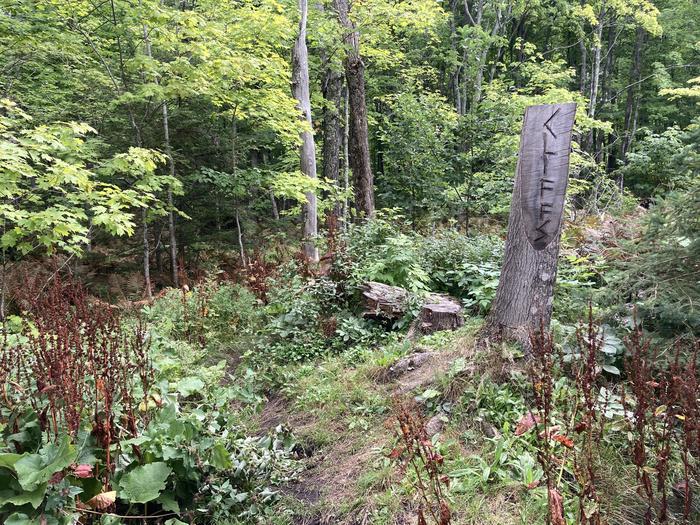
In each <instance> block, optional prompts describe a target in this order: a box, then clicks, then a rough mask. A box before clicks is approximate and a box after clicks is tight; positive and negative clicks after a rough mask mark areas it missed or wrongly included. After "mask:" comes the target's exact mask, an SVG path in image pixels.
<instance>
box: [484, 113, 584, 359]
mask: <svg viewBox="0 0 700 525" xmlns="http://www.w3.org/2000/svg"><path fill="white" fill-rule="evenodd" d="M575 113H576V104H574V103H569V104H556V105H544V106H530V107H529V108H527V111H526V113H525V121H524V124H523V131H522V135H521V138H520V153H519V156H518V166H517V168H516V179H515V186H514V188H513V198H512V200H511V207H510V216H509V219H508V235H507V238H506V244H505V253H504V257H503V265H502V268H501V276H500V279H499V283H498V290H497V292H496V297H495V299H494V302H493V306H492V308H491V313H490V314H489V317H488V319H487V321H486V324H485V327H484V330H483V332H482V339H492V338H494V339H511V340H516V341H518V342H520V343H522V344H523V346H524V347H525V348H526V349H528V348H529V343H530V334H531V333H533V332H537V331H539V330H540V329H541V328H544V329H547V328H548V327H549V322H550V319H551V316H552V303H553V290H554V282H555V280H556V275H557V256H558V254H559V237H560V233H561V220H562V214H563V208H564V199H565V194H566V185H567V182H568V173H569V152H570V148H571V129H572V127H573V122H574V116H575Z"/></svg>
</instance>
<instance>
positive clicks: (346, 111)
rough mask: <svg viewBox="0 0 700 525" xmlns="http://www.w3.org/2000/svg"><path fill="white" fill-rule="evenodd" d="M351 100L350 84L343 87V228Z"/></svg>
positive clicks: (345, 223) (346, 218)
mask: <svg viewBox="0 0 700 525" xmlns="http://www.w3.org/2000/svg"><path fill="white" fill-rule="evenodd" d="M349 150H350V100H349V93H348V86H347V85H346V86H344V88H343V192H344V197H343V228H344V229H346V228H347V225H348V192H349V190H350V153H349Z"/></svg>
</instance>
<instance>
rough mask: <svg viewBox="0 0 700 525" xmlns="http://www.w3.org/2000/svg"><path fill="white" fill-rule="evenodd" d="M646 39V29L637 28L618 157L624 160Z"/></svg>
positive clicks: (631, 126) (634, 112)
mask: <svg viewBox="0 0 700 525" xmlns="http://www.w3.org/2000/svg"><path fill="white" fill-rule="evenodd" d="M645 40H646V31H645V30H644V28H643V27H641V26H640V27H638V28H637V38H636V40H635V43H634V52H633V53H632V64H631V66H630V78H629V82H628V86H627V101H626V103H625V125H624V136H623V138H622V147H621V151H620V157H621V158H622V159H623V160H625V159H626V157H627V152H628V151H629V148H630V145H631V144H632V140H633V138H634V132H635V131H636V130H635V129H634V128H635V125H634V124H635V118H634V117H635V114H636V111H637V108H636V106H637V104H638V97H637V87H638V85H639V79H640V78H641V76H642V47H643V46H644V41H645Z"/></svg>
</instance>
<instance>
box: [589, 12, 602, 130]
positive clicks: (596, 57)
mask: <svg viewBox="0 0 700 525" xmlns="http://www.w3.org/2000/svg"><path fill="white" fill-rule="evenodd" d="M604 20H605V3H603V6H602V8H601V10H600V14H599V15H598V23H597V24H596V29H595V41H594V43H593V64H592V65H593V69H592V70H591V92H590V102H589V105H588V116H589V117H591V118H594V117H595V115H596V109H597V101H598V87H599V85H600V63H601V51H602V48H603V42H602V39H603V21H604Z"/></svg>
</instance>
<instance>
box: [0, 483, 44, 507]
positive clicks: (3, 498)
mask: <svg viewBox="0 0 700 525" xmlns="http://www.w3.org/2000/svg"><path fill="white" fill-rule="evenodd" d="M47 486H48V483H42V484H41V485H39V486H38V487H37V488H36V489H34V490H22V491H21V492H14V491H12V490H0V507H2V506H4V505H6V504H8V503H10V504H12V505H17V506H21V505H26V504H30V505H31V506H32V507H34V508H35V509H36V508H38V507H39V505H41V502H42V501H44V495H45V494H46V487H47Z"/></svg>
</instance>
